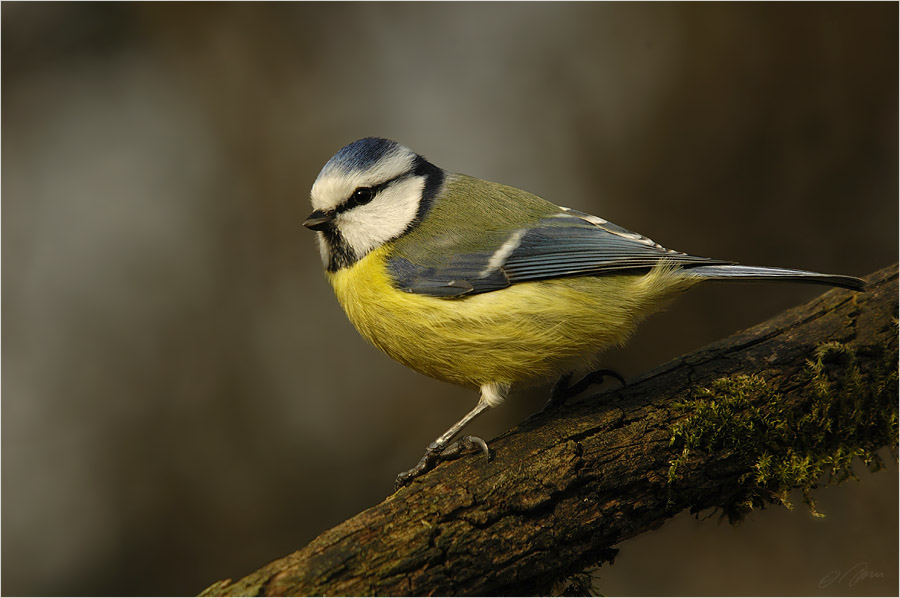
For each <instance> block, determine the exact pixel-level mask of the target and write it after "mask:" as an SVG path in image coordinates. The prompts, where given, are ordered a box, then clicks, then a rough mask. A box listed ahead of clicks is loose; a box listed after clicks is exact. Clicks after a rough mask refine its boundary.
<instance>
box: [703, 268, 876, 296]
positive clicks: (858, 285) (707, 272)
mask: <svg viewBox="0 0 900 598" xmlns="http://www.w3.org/2000/svg"><path fill="white" fill-rule="evenodd" d="M685 271H686V272H688V273H690V274H693V275H695V276H699V277H701V278H704V279H707V280H773V281H786V282H806V283H811V284H826V285H831V286H835V287H843V288H845V289H850V290H852V291H862V290H865V287H866V283H865V282H864V281H863V280H861V279H859V278H855V277H853V276H842V275H840V274H820V273H819V272H808V271H806V270H791V269H789V268H769V267H766V266H741V265H739V264H735V265H716V266H695V267H693V268H685Z"/></svg>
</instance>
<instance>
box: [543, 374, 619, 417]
mask: <svg viewBox="0 0 900 598" xmlns="http://www.w3.org/2000/svg"><path fill="white" fill-rule="evenodd" d="M605 376H610V377H612V378H615V379H616V380H618V381H619V383H620V384H621V385H622V388H625V378H623V377H622V376H620V375H619V374H618V373H616V372H614V371H612V370H597V371H596V372H591V373H590V374H588V375H586V376H585V377H584V378H582V379H581V380H579V381H578V382H576V383H575V384H572V385H569V382H571V380H572V374H565V375H563V376H560V377H559V380H557V381H556V384H554V385H553V388H552V389H551V390H550V399H549V400H548V401H547V404H546V405H545V406H544V410H545V411H546V410H550V409H558V408H559V407H562V406H563V405H565V404H566V401H568V400H569V399H571V398H572V397H574V396H575V395H577V394H579V393H581V392H584V390H585V389H586V388H587V387H588V386H591V385H592V384H603V381H604V377H605Z"/></svg>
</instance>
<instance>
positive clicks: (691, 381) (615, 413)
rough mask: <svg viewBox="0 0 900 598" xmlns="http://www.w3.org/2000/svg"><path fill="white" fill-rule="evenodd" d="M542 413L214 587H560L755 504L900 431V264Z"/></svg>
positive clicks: (251, 590)
mask: <svg viewBox="0 0 900 598" xmlns="http://www.w3.org/2000/svg"><path fill="white" fill-rule="evenodd" d="M868 281H869V287H868V289H867V291H866V292H862V293H852V292H849V291H843V290H831V291H828V292H827V293H825V294H824V295H822V296H820V297H818V298H817V299H815V300H813V301H811V302H810V303H808V304H806V305H802V306H799V307H796V308H793V309H791V310H788V311H786V312H784V313H783V314H781V315H779V316H777V317H775V318H773V319H771V320H769V321H767V322H765V323H763V324H760V325H758V326H755V327H754V328H751V329H748V330H745V331H742V332H739V333H737V334H734V335H732V336H730V337H728V338H726V339H724V340H722V341H719V342H717V343H714V344H712V345H709V346H707V347H705V348H703V349H700V350H698V351H695V352H693V353H690V354H687V355H684V356H682V357H681V358H679V359H676V360H674V361H672V362H670V363H668V364H665V365H663V366H661V367H659V368H657V369H656V370H653V371H651V372H649V373H648V374H646V375H644V376H643V377H641V378H640V379H639V380H636V381H634V382H632V383H631V385H630V386H628V387H627V388H625V389H623V390H619V391H615V392H607V393H604V394H602V395H598V396H596V397H592V398H591V399H588V400H585V401H582V402H579V403H576V404H572V405H568V406H565V407H563V408H562V409H560V410H556V411H552V412H545V413H540V414H537V415H535V416H533V417H531V418H530V419H528V420H527V421H525V422H524V423H522V424H521V425H520V426H518V427H516V428H515V429H513V430H511V431H509V432H507V433H506V434H503V435H502V436H500V437H499V438H497V439H496V440H494V441H493V442H491V448H492V450H493V452H494V458H493V460H492V461H490V462H488V461H485V460H484V458H483V457H481V456H480V455H477V454H468V455H465V456H464V457H462V458H460V459H457V460H455V461H451V462H448V463H444V464H441V465H439V466H438V467H437V468H436V469H435V470H434V471H432V472H430V473H429V474H427V475H425V476H423V477H421V478H419V479H417V480H416V481H415V482H414V483H413V484H412V485H411V486H409V487H406V488H403V489H401V490H400V491H398V492H396V493H394V494H393V495H391V496H389V497H388V498H387V499H385V500H384V501H383V502H382V503H381V504H379V505H376V506H374V507H372V508H370V509H368V510H366V511H363V512H362V513H360V514H358V515H356V516H355V517H353V518H351V519H349V520H347V521H345V522H344V523H342V524H340V525H338V526H337V527H335V528H333V529H331V530H328V531H326V532H324V533H323V534H322V535H320V536H319V537H318V538H316V539H315V540H313V541H312V542H311V543H310V544H309V545H307V546H306V547H305V548H303V549H301V550H298V551H297V552H295V553H293V554H291V555H289V556H286V557H284V558H282V559H279V560H277V561H274V562H272V563H270V564H268V565H266V566H265V567H263V568H262V569H260V570H258V571H256V572H255V573H252V574H250V575H248V576H247V577H245V578H243V579H241V580H239V581H237V582H234V583H232V582H231V580H226V581H221V582H218V583H216V584H213V585H212V586H210V587H209V588H207V589H206V590H205V591H204V592H203V594H202V595H206V596H219V595H222V596H224V595H321V594H329V595H357V596H359V595H371V594H379V595H382V594H388V595H409V594H413V595H418V594H439V595H469V594H476V595H477V594H482V595H484V594H493V595H502V594H520V595H522V594H526V595H527V594H535V593H539V594H545V593H548V592H550V590H551V589H552V587H553V585H554V583H555V582H557V581H559V580H561V579H564V578H565V577H566V576H569V575H572V574H574V573H577V572H579V571H582V570H583V569H585V568H586V567H589V566H591V565H594V564H597V563H598V562H601V561H604V560H607V561H608V560H611V559H612V557H613V556H614V555H615V552H616V551H615V549H613V548H612V547H613V546H615V545H617V544H619V543H620V542H622V541H623V540H625V539H628V538H631V537H633V536H636V535H637V534H640V533H643V532H645V531H649V530H652V529H655V528H657V527H659V526H660V525H662V523H663V522H664V521H665V520H666V519H667V518H669V517H672V516H674V515H675V514H677V513H679V512H680V511H682V510H684V509H686V508H689V509H691V510H692V511H697V510H700V509H704V508H708V507H716V508H720V509H722V511H723V512H724V513H725V514H726V515H728V516H729V518H731V519H739V518H740V517H741V516H742V515H743V514H744V513H746V512H747V511H749V510H750V509H752V508H756V507H760V506H762V505H764V504H765V503H767V502H775V503H782V504H784V503H786V500H787V495H788V493H789V491H790V490H791V489H792V488H800V489H801V490H803V492H804V496H805V497H806V499H807V502H808V503H809V504H810V507H811V508H812V509H813V512H815V510H814V505H813V503H812V499H811V497H810V495H809V491H810V490H812V489H813V488H815V487H816V485H817V484H818V485H821V484H822V483H828V482H829V481H835V482H840V481H842V480H843V479H846V477H848V476H851V475H852V470H851V468H850V463H851V461H852V460H853V459H854V458H856V457H859V458H861V459H862V460H863V461H864V462H865V463H867V464H868V465H869V466H870V467H872V468H877V467H878V466H879V464H880V460H879V459H878V456H877V455H876V454H875V451H877V450H878V449H880V448H881V447H883V446H890V447H891V449H892V451H894V455H895V456H896V444H897V402H896V401H897V266H896V265H894V266H891V267H889V268H886V269H884V270H881V271H878V272H876V273H874V274H872V275H871V276H870V277H869V278H868Z"/></svg>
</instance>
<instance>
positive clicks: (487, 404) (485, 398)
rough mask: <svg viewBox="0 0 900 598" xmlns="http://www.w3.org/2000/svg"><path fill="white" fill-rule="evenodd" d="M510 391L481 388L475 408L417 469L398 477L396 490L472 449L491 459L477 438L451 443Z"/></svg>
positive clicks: (501, 387)
mask: <svg viewBox="0 0 900 598" xmlns="http://www.w3.org/2000/svg"><path fill="white" fill-rule="evenodd" d="M508 390H509V386H508V385H494V384H486V385H484V386H482V387H481V398H480V399H479V400H478V404H476V405H475V408H474V409H472V410H471V411H469V412H468V413H467V414H465V415H464V416H463V418H462V419H461V420H459V421H458V422H456V423H455V424H453V425H452V426H451V427H450V429H449V430H447V431H446V432H444V433H443V434H441V435H440V436H439V437H438V438H437V439H435V441H434V442H432V443H431V444H429V445H428V447H427V448H426V449H425V454H424V455H423V456H422V458H421V459H420V460H419V462H418V463H417V464H416V466H415V467H413V468H412V469H410V470H409V471H404V472H403V473H401V474H400V475H398V476H397V481H396V482H395V484H394V486H395V488H397V489H399V488H402V487H403V486H405V485H407V484H409V483H410V482H411V481H412V480H413V479H414V478H417V477H419V476H420V475H422V474H423V473H425V472H427V471H429V470H430V469H431V468H433V467H434V466H435V465H437V463H438V462H439V461H440V460H441V459H444V458H447V457H453V456H456V455H458V454H459V453H461V452H462V451H463V450H465V449H467V448H471V447H476V446H477V447H479V448H480V449H481V450H482V452H484V454H485V456H486V457H488V458H489V459H490V456H491V453H490V449H488V445H487V443H486V442H485V441H484V440H482V439H481V438H478V437H477V436H463V437H462V438H461V439H459V440H458V441H457V442H455V443H454V444H453V445H450V441H451V440H453V437H454V436H456V435H457V434H458V433H459V431H460V430H462V429H463V427H465V425H466V424H468V423H469V422H470V421H472V420H473V419H475V418H476V417H478V416H479V415H481V414H482V413H484V412H485V411H487V410H488V409H489V408H491V407H494V406H496V405H499V404H500V403H501V402H502V401H503V399H504V398H505V396H506V392H507V391H508Z"/></svg>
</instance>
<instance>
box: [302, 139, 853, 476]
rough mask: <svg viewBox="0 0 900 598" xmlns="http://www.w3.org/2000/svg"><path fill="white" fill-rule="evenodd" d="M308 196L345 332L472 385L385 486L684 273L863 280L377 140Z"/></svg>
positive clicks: (579, 360) (611, 340) (610, 336)
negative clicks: (593, 207)
mask: <svg viewBox="0 0 900 598" xmlns="http://www.w3.org/2000/svg"><path fill="white" fill-rule="evenodd" d="M311 201H312V206H313V209H314V211H313V213H312V214H311V215H310V217H309V218H308V219H307V220H306V221H305V222H304V223H303V224H304V226H306V227H307V228H310V229H312V230H314V231H316V236H317V238H318V245H319V251H320V253H321V256H322V261H323V263H324V266H325V271H326V275H327V278H328V280H329V282H330V283H331V285H332V287H333V288H334V292H335V294H336V295H337V299H338V301H339V302H340V304H341V306H343V308H344V310H345V311H346V313H347V316H348V317H349V319H350V321H351V322H352V323H353V325H354V326H355V327H356V328H357V330H358V331H359V332H360V334H362V336H363V337H365V338H366V339H367V340H368V341H369V342H371V343H372V344H373V345H375V346H376V347H378V348H379V349H381V350H382V351H384V352H385V353H387V354H388V355H389V356H390V357H392V358H393V359H395V360H397V361H399V362H400V363H402V364H404V365H406V366H408V367H410V368H412V369H414V370H416V371H417V372H421V373H423V374H425V375H427V376H431V377H433V378H437V379H438V380H445V381H447V382H452V383H455V384H460V385H463V386H467V387H471V388H475V389H478V390H479V391H480V393H481V394H480V399H479V400H478V403H477V405H476V406H475V408H474V409H472V410H471V411H470V412H469V413H468V414H466V415H465V416H464V417H463V418H462V419H461V420H460V421H459V422H457V423H456V424H454V425H453V426H452V427H451V428H450V429H449V430H447V432H445V433H444V434H443V435H441V436H440V437H439V438H437V439H436V440H435V441H434V442H433V443H432V444H430V445H429V446H428V449H427V451H426V453H425V456H424V457H423V458H422V460H421V461H420V462H419V464H418V465H417V466H416V467H414V468H413V469H411V470H410V471H409V472H405V473H403V474H400V477H399V478H398V484H403V483H405V482H407V481H408V480H409V479H411V478H412V477H413V476H415V475H418V474H420V473H422V472H424V471H425V470H427V469H429V468H430V467H432V466H433V464H434V463H435V462H436V461H437V460H438V458H439V455H440V454H441V453H442V452H444V451H445V449H447V448H448V446H449V445H450V442H451V440H452V439H453V438H454V437H455V436H456V435H457V433H458V432H459V431H460V430H461V429H462V428H463V427H464V426H465V425H466V424H467V423H468V422H470V421H471V420H472V419H474V418H475V417H477V416H478V415H479V414H481V413H482V412H484V411H485V410H486V409H488V408H490V407H496V406H497V405H499V404H500V403H502V402H503V400H504V399H505V398H506V396H507V393H508V392H509V390H510V387H511V386H512V385H514V384H521V383H526V382H533V381H540V380H544V379H550V378H553V377H556V376H560V375H565V374H568V373H570V372H572V371H573V370H576V369H578V368H582V367H585V366H587V365H591V364H592V363H593V362H594V360H595V358H596V356H597V354H598V353H599V352H600V351H602V350H603V349H605V348H607V347H610V346H614V345H621V344H622V343H624V342H625V340H626V339H627V338H628V337H629V335H630V334H631V333H632V332H633V331H634V329H635V327H636V325H637V324H638V323H639V322H640V321H641V320H643V319H644V318H645V317H647V316H648V315H650V314H652V313H653V312H656V311H658V310H659V309H661V307H663V306H664V305H665V304H666V302H667V301H668V300H669V299H671V298H673V297H674V296H675V295H677V294H679V293H681V292H682V291H684V290H686V289H688V288H690V287H692V286H693V285H695V284H697V283H698V282H701V281H704V280H736V279H741V280H771V281H795V282H812V283H819V284H826V285H834V286H838V287H844V288H848V289H853V290H861V289H862V288H863V281H861V280H860V279H858V278H853V277H849V276H839V275H831V274H820V273H816V272H807V271H803V270H789V269H784V268H769V267H755V266H741V265H738V264H735V263H733V262H729V261H723V260H717V259H711V258H706V257H699V256H695V255H688V254H686V253H681V252H678V251H672V250H670V249H666V248H664V247H662V246H661V245H659V244H657V243H655V242H653V241H652V240H650V239H648V238H647V237H644V236H642V235H639V234H637V233H633V232H631V231H629V230H626V229H624V228H622V227H620V226H617V225H615V224H613V223H612V222H609V221H607V220H604V219H603V218H599V217H597V216H591V215H590V214H585V213H583V212H579V211H577V210H573V209H569V208H564V207H561V206H558V205H555V204H553V203H550V202H549V201H546V200H544V199H541V198H540V197H537V196H535V195H532V194H531V193H528V192H526V191H522V190H520V189H516V188H513V187H507V186H506V185H500V184H497V183H491V182H488V181H483V180H480V179H476V178H473V177H470V176H466V175H463V174H453V173H449V172H447V171H444V170H442V169H441V168H439V167H437V166H435V165H434V164H432V163H430V162H428V161H427V160H426V159H425V158H423V157H422V156H420V155H418V154H416V153H415V152H413V151H412V150H410V149H408V148H406V147H404V146H402V145H400V144H398V143H396V142H394V141H390V140H388V139H380V138H371V137H370V138H366V139H361V140H359V141H355V142H353V143H351V144H349V145H347V146H346V147H344V148H343V149H341V150H340V151H339V152H338V153H337V154H335V155H334V156H333V157H332V158H331V159H330V160H329V161H328V162H327V163H326V164H325V166H324V167H323V168H322V171H321V172H320V173H319V176H318V178H316V181H315V183H314V184H313V187H312V191H311ZM476 442H478V443H479V444H482V445H483V441H480V440H479V439H476ZM484 448H486V446H484Z"/></svg>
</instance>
